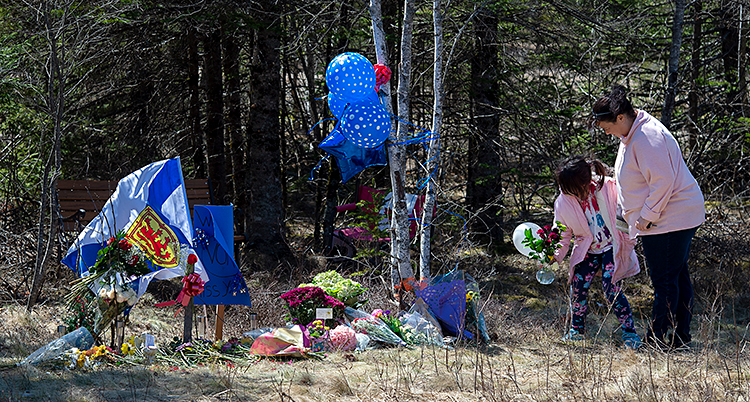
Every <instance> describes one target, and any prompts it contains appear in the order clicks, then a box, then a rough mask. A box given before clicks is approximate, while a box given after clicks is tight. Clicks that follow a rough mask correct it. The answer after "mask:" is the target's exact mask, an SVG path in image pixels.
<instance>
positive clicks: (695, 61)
mask: <svg viewBox="0 0 750 402" xmlns="http://www.w3.org/2000/svg"><path fill="white" fill-rule="evenodd" d="M702 42H703V0H695V1H694V2H693V41H692V44H691V47H692V50H691V54H690V93H689V94H688V117H689V118H690V122H689V124H688V133H689V137H688V149H687V151H688V152H687V153H688V154H689V155H692V154H693V152H694V151H695V146H696V144H697V140H698V133H699V132H700V129H699V127H700V121H699V119H700V98H699V97H698V87H699V83H698V81H699V80H700V76H701V75H700V74H701V44H702Z"/></svg>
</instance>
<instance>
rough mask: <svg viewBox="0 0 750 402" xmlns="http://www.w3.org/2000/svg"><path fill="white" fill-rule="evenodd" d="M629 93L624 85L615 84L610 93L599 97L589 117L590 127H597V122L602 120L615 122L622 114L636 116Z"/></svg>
mask: <svg viewBox="0 0 750 402" xmlns="http://www.w3.org/2000/svg"><path fill="white" fill-rule="evenodd" d="M627 95H628V91H627V89H625V87H624V86H622V85H615V86H613V87H612V91H610V93H609V94H608V95H604V96H602V97H601V98H599V99H597V100H596V102H594V107H593V108H592V113H591V117H589V128H594V127H596V123H598V122H600V121H606V122H610V123H614V122H615V121H617V115H620V114H624V115H626V116H628V117H630V118H635V116H636V114H635V109H634V108H633V105H632V104H631V103H630V101H629V100H628V96H627Z"/></svg>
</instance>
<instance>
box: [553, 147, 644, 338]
mask: <svg viewBox="0 0 750 402" xmlns="http://www.w3.org/2000/svg"><path fill="white" fill-rule="evenodd" d="M592 169H593V170H594V172H595V173H596V174H597V176H598V178H597V180H596V181H594V180H592V173H591V171H592ZM605 175H606V169H605V168H604V165H603V164H602V163H601V162H600V161H598V160H593V161H590V162H589V161H586V159H585V158H583V157H582V156H578V155H575V156H571V157H568V158H566V159H565V160H563V162H562V163H561V164H560V166H559V167H558V168H557V171H556V176H557V184H558V185H559V186H560V191H561V194H560V195H559V196H558V197H557V199H556V200H555V221H556V222H557V221H559V222H560V223H562V224H563V225H565V227H566V230H565V231H563V232H562V236H561V240H560V245H561V246H562V247H561V248H559V249H558V250H557V251H556V253H555V259H556V260H557V261H558V262H559V263H562V261H563V259H564V258H565V256H566V255H567V253H568V249H569V247H570V243H571V242H573V250H572V251H571V253H570V272H569V277H568V283H569V284H570V289H571V299H572V300H571V305H572V315H571V326H570V330H569V331H568V333H567V334H566V335H565V337H563V340H565V341H568V340H581V339H583V333H584V331H585V327H586V311H587V310H588V304H587V303H586V298H587V295H588V292H589V288H590V287H591V282H592V281H593V279H594V276H595V275H596V273H597V272H598V271H599V270H601V271H602V288H603V289H604V293H605V295H606V297H607V300H608V301H609V303H610V304H612V311H613V312H614V313H615V315H616V316H617V319H618V320H619V321H620V325H621V326H622V340H623V344H624V345H625V346H626V347H629V348H632V349H637V348H638V347H639V346H640V344H641V339H640V337H639V336H638V334H636V332H635V326H634V323H633V315H632V313H631V311H630V304H629V303H628V300H627V299H626V298H625V295H624V294H622V291H621V289H620V286H619V284H618V282H619V281H620V279H622V278H627V277H629V276H633V275H635V274H637V273H638V272H640V268H639V267H638V257H636V255H635V252H634V251H633V247H634V246H635V241H634V240H631V239H630V238H629V237H628V236H627V235H626V234H624V233H623V232H621V231H619V230H615V226H614V225H613V223H614V222H615V215H616V211H617V203H616V202H617V190H616V186H615V183H614V181H613V180H612V179H611V178H609V177H606V176H605Z"/></svg>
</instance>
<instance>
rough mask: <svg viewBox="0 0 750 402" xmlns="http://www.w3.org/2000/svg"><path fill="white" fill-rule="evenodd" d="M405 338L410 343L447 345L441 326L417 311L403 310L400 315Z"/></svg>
mask: <svg viewBox="0 0 750 402" xmlns="http://www.w3.org/2000/svg"><path fill="white" fill-rule="evenodd" d="M398 320H399V321H400V322H401V328H402V331H403V333H404V340H405V341H406V342H407V343H408V344H410V345H434V346H440V347H446V345H445V342H444V341H443V335H442V332H441V330H440V328H438V327H436V326H435V325H434V324H433V323H432V322H430V321H429V320H427V319H426V318H425V317H424V316H422V315H421V314H419V313H417V312H413V313H407V312H405V311H401V312H400V313H399V315H398Z"/></svg>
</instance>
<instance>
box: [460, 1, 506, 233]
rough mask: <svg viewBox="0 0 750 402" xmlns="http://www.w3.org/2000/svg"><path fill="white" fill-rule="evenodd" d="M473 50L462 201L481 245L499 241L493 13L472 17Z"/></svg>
mask: <svg viewBox="0 0 750 402" xmlns="http://www.w3.org/2000/svg"><path fill="white" fill-rule="evenodd" d="M475 25H476V27H477V28H476V29H475V41H476V45H475V51H474V57H472V58H471V94H472V98H473V103H474V108H473V117H472V122H473V125H474V128H475V132H473V133H471V135H470V136H469V155H468V157H469V163H468V172H467V173H468V180H467V183H466V202H467V204H468V205H469V208H470V209H471V211H473V212H474V213H475V214H476V215H475V216H474V217H472V219H471V231H472V232H474V237H475V238H476V239H477V240H479V241H480V242H481V243H484V244H493V242H500V243H495V244H501V243H502V239H503V233H502V226H501V225H502V214H501V209H500V201H499V200H498V197H499V195H500V194H502V181H501V174H500V166H501V162H502V161H501V160H500V153H499V151H498V149H497V146H496V145H495V144H496V143H497V139H498V138H499V136H500V133H499V118H498V115H497V113H498V112H497V106H498V99H497V87H498V83H497V80H498V76H497V53H498V47H497V25H498V18H497V14H496V11H495V10H492V9H488V8H482V9H481V10H479V11H478V12H477V15H476V24H475Z"/></svg>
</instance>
